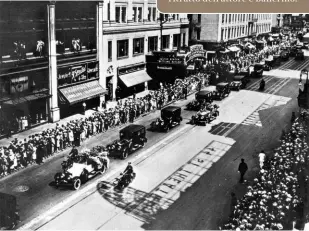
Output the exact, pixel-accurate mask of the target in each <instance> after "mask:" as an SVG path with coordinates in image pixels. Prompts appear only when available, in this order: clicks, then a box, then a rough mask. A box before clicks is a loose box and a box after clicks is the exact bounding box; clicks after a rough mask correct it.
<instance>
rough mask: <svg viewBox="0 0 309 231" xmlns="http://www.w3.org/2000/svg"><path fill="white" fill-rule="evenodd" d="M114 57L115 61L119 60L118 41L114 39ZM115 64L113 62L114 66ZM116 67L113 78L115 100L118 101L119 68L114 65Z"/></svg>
mask: <svg viewBox="0 0 309 231" xmlns="http://www.w3.org/2000/svg"><path fill="white" fill-rule="evenodd" d="M112 51H113V53H112V57H113V60H117V52H118V51H117V39H116V38H114V39H113V42H112ZM114 63H115V62H113V64H114ZM113 67H114V76H113V100H116V97H115V96H116V88H117V84H118V70H117V69H118V67H117V66H116V65H113Z"/></svg>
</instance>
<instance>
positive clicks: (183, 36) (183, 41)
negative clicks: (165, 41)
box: [182, 33, 186, 46]
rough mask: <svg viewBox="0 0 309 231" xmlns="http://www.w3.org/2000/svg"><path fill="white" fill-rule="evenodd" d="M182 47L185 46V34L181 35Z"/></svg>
mask: <svg viewBox="0 0 309 231" xmlns="http://www.w3.org/2000/svg"><path fill="white" fill-rule="evenodd" d="M182 45H183V46H186V33H183V34H182Z"/></svg>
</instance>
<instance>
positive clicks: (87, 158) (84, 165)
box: [54, 154, 107, 190]
mask: <svg viewBox="0 0 309 231" xmlns="http://www.w3.org/2000/svg"><path fill="white" fill-rule="evenodd" d="M106 169H107V163H106V161H105V160H104V159H103V158H101V157H100V156H99V155H97V156H93V155H88V154H82V158H80V159H79V161H78V162H77V161H76V162H71V163H70V165H66V167H65V168H63V172H58V173H56V174H55V176H54V180H55V181H54V185H55V186H56V188H58V187H60V186H71V187H73V189H75V190H78V189H79V188H80V187H81V185H82V184H83V183H85V182H87V181H88V180H90V179H92V178H94V177H95V176H96V175H98V174H103V173H104V172H105V171H106Z"/></svg>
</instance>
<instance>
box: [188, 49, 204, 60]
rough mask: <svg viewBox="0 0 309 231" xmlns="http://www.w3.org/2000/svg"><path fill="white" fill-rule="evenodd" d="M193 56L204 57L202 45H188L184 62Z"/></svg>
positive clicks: (193, 57)
mask: <svg viewBox="0 0 309 231" xmlns="http://www.w3.org/2000/svg"><path fill="white" fill-rule="evenodd" d="M195 58H206V51H205V50H204V47H203V45H194V46H191V47H190V53H188V54H187V56H186V62H189V61H190V60H192V59H195Z"/></svg>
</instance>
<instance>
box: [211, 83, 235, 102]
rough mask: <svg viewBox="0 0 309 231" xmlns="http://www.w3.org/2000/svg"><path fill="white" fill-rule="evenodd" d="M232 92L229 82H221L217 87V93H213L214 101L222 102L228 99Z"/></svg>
mask: <svg viewBox="0 0 309 231" xmlns="http://www.w3.org/2000/svg"><path fill="white" fill-rule="evenodd" d="M230 92H231V89H230V84H229V83H227V82H221V83H218V84H217V85H216V91H214V92H213V96H212V97H213V99H214V100H222V99H224V98H225V97H228V96H229V94H230Z"/></svg>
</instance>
